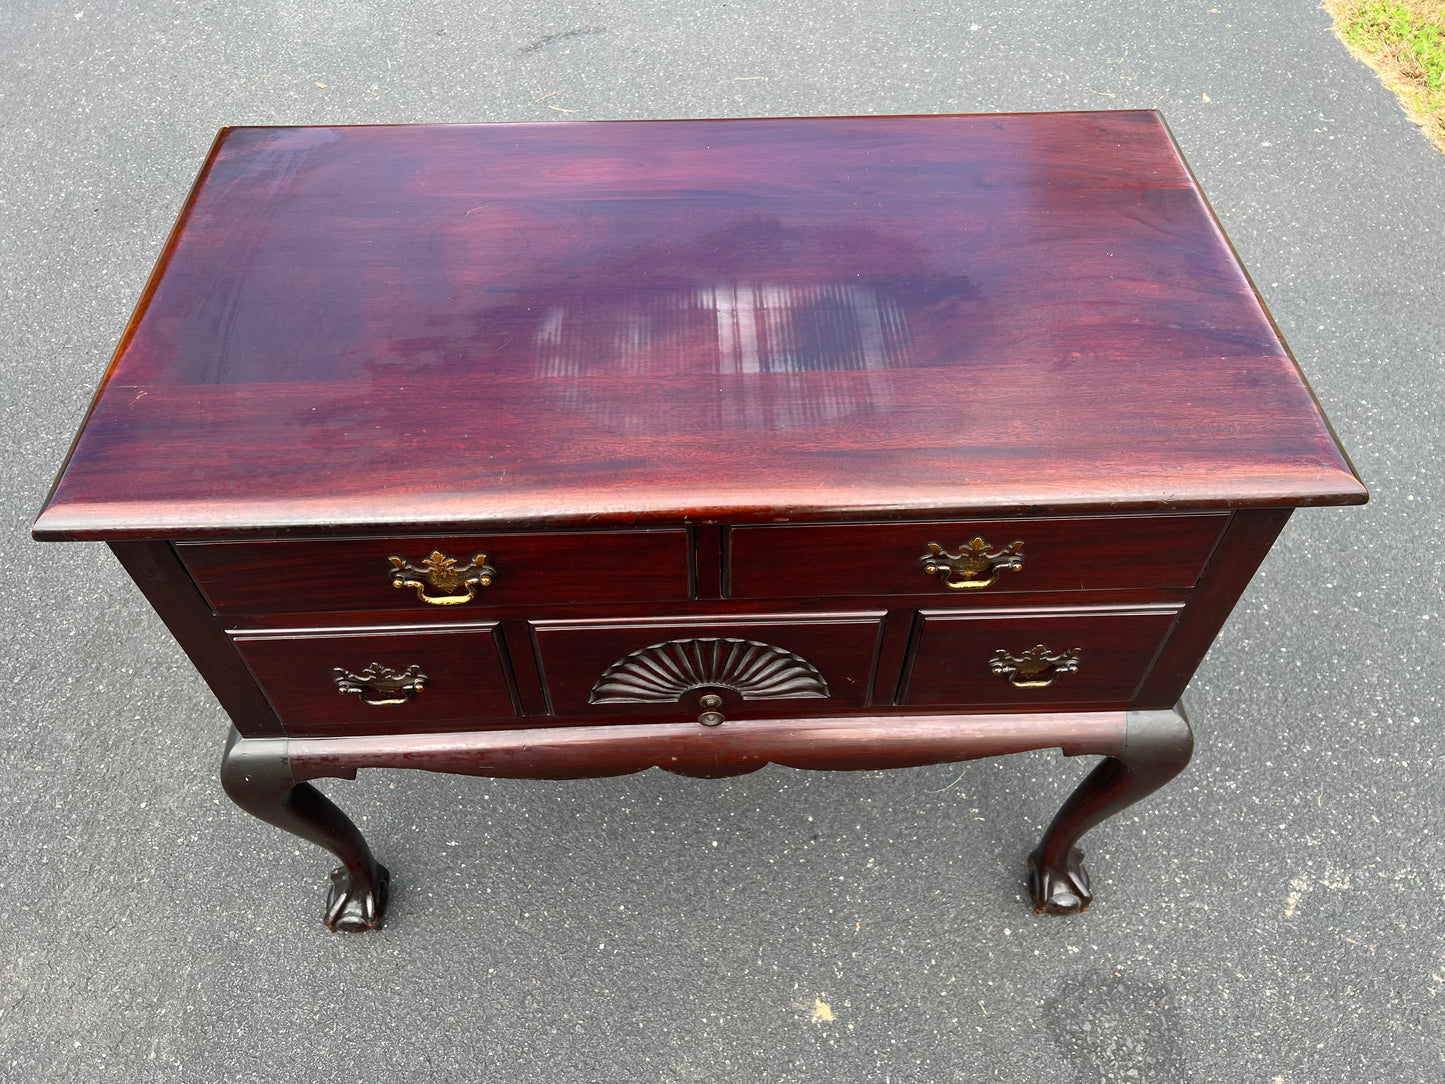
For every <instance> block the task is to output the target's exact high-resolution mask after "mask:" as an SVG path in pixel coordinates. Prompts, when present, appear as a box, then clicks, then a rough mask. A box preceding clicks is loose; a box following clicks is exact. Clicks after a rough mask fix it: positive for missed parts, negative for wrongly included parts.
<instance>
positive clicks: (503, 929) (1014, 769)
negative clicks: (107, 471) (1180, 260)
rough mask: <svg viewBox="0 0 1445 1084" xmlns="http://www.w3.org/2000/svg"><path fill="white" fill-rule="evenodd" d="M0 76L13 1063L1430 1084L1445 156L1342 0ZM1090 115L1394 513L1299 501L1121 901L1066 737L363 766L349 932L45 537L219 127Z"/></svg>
mask: <svg viewBox="0 0 1445 1084" xmlns="http://www.w3.org/2000/svg"><path fill="white" fill-rule="evenodd" d="M1211 2H1212V6H1211ZM0 58H3V64H0V163H3V176H0V299H3V308H0V311H3V316H0V374H3V379H4V381H5V388H6V394H5V395H4V396H3V402H0V409H3V412H4V415H3V425H4V433H5V436H6V438H7V439H6V440H5V441H4V442H3V444H0V463H3V473H0V478H3V479H4V485H3V490H0V497H3V504H0V512H3V515H4V526H5V530H4V532H3V534H0V560H3V567H4V569H5V574H4V575H3V576H0V607H3V609H0V642H3V644H4V645H5V656H4V657H5V660H6V664H7V665H6V668H5V669H6V672H7V675H8V676H7V678H6V679H5V680H4V682H3V684H4V686H5V687H6V689H7V692H6V695H5V698H4V700H3V719H0V824H3V825H4V826H5V830H4V832H3V835H0V1080H4V1081H7V1082H8V1081H17V1082H18V1081H86V1082H88V1084H91V1082H102V1081H134V1080H157V1081H171V1080H174V1081H222V1080H224V1081H228V1082H232V1084H244V1082H251V1081H256V1082H262V1081H264V1082H267V1084H273V1082H276V1081H290V1080H298V1081H300V1080H306V1081H330V1080H338V1081H339V1080H345V1081H347V1082H348V1084H363V1082H369V1081H382V1080H387V1081H394V1080H401V1081H411V1080H418V1081H425V1080H447V1081H453V1080H485V1081H493V1080H495V1081H506V1082H508V1084H525V1082H532V1081H538V1082H541V1081H546V1082H554V1081H555V1082H566V1084H578V1082H604V1081H605V1082H612V1081H619V1082H622V1081H625V1082H629V1084H631V1082H637V1081H654V1080H655V1081H665V1082H674V1081H678V1082H680V1081H727V1082H729V1084H745V1082H753V1081H759V1082H762V1081H769V1082H802V1081H829V1082H838V1081H845V1082H852V1081H867V1082H874V1081H877V1082H885V1081H889V1082H941V1081H980V1080H999V1081H1012V1082H1020V1084H1028V1082H1034V1081H1050V1082H1060V1084H1064V1082H1090V1084H1091V1082H1094V1081H1109V1082H1115V1081H1131V1082H1132V1081H1168V1082H1171V1084H1180V1082H1194V1084H1204V1082H1213V1081H1218V1082H1228V1084H1239V1082H1242V1081H1259V1082H1262V1084H1314V1082H1335V1081H1349V1082H1351V1084H1369V1082H1375V1081H1379V1082H1391V1084H1398V1082H1421V1084H1426V1082H1428V1084H1438V1082H1439V1081H1440V1080H1441V1079H1442V1078H1445V1040H1442V1038H1441V1036H1442V1034H1445V892H1442V873H1441V871H1442V870H1445V799H1442V780H1445V775H1442V771H1441V769H1442V758H1441V754H1440V745H1441V740H1440V739H1441V730H1442V723H1445V711H1442V701H1445V650H1442V637H1445V618H1442V606H1441V571H1442V562H1445V558H1442V554H1445V522H1442V521H1445V514H1442V508H1445V503H1442V502H1445V482H1442V459H1445V456H1442V452H1445V447H1442V443H1445V442H1442V437H1441V424H1442V412H1445V394H1442V392H1445V377H1442V366H1441V362H1442V355H1445V156H1442V155H1440V154H1439V153H1438V152H1436V151H1434V150H1433V149H1432V148H1431V147H1430V146H1429V144H1428V143H1427V142H1426V140H1425V138H1424V137H1423V136H1422V135H1421V134H1420V133H1419V131H1418V130H1417V129H1416V128H1415V127H1414V126H1413V125H1411V124H1410V123H1409V121H1408V120H1407V119H1406V118H1405V117H1404V115H1403V114H1402V113H1401V112H1400V110H1399V109H1398V107H1397V106H1396V104H1395V102H1394V100H1393V98H1392V97H1391V96H1390V95H1389V94H1388V93H1387V92H1386V91H1385V90H1384V89H1383V88H1382V87H1381V86H1380V85H1379V84H1378V83H1377V81H1376V79H1375V77H1374V75H1373V74H1372V73H1371V72H1369V71H1368V70H1367V69H1366V68H1364V67H1363V66H1361V65H1360V64H1359V63H1357V62H1356V61H1355V60H1353V59H1352V58H1351V57H1350V56H1349V55H1348V54H1347V53H1346V52H1345V50H1344V49H1343V47H1341V46H1340V45H1339V44H1338V42H1337V41H1336V40H1335V39H1334V37H1333V36H1332V34H1331V32H1330V26H1329V20H1328V18H1327V16H1326V15H1325V14H1324V13H1323V12H1322V11H1320V10H1318V9H1317V8H1316V7H1315V5H1314V3H1313V2H1312V0H1293V2H1291V3H1274V4H1252V5H1238V4H1235V3H1231V2H1230V0H1201V2H1198V3H1171V2H1163V3H1159V2H1153V0H1149V2H1145V0H1120V2H1117V3H1112V4H1108V5H1102V4H1099V5H1086V4H1079V3H1068V2H1064V0H1037V2H1035V3H1032V4H1028V5H994V4H971V3H945V2H943V0H936V2H915V0H908V2H903V0H872V2H868V3H862V2H855V0H830V2H829V3H827V4H808V3H803V4H777V3H763V2H759V0H730V2H728V3H719V4H698V3H679V2H676V0H627V2H623V0H613V2H585V0H573V2H565V3H564V2H552V3H531V4H528V3H509V2H492V3H464V2H460V0H458V2H455V3H441V2H430V0H414V2H412V3H407V4H397V3H382V2H374V3H364V2H360V0H333V2H326V3H319V2H316V0H299V2H291V0H287V2H280V0H275V2H265V3H259V2H258V3H246V2H239V0H238V2H234V3H221V2H214V3H202V2H186V0H154V2H141V0H104V2H98V0H72V2H71V3H67V4H64V5H61V4H57V3H50V2H34V0H7V2H6V3H5V4H4V5H3V6H0ZM1101 108H1108V109H1113V108H1118V109H1136V108H1158V109H1160V110H1162V111H1163V113H1164V115H1165V117H1166V119H1167V120H1168V122H1169V124H1170V125H1171V127H1172V128H1173V130H1174V132H1175V134H1176V136H1177V138H1178V140H1179V142H1180V144H1181V145H1182V147H1183V149H1184V151H1185V153H1186V155H1187V156H1188V158H1189V160H1190V163H1191V165H1192V166H1193V168H1194V170H1195V172H1196V173H1197V175H1198V176H1199V179H1200V181H1201V183H1202V185H1203V187H1204V189H1205V191H1206V192H1207V193H1208V195H1209V197H1210V199H1211V200H1212V202H1213V204H1214V207H1215V209H1216V211H1217V213H1218V214H1219V217H1220V218H1221V220H1222V221H1223V223H1224V225H1225V228H1226V230H1227V231H1228V232H1229V234H1230V236H1231V238H1232V239H1233V241H1234V243H1235V245H1236V247H1237V248H1238V250H1239V253H1240V255H1241V257H1242V259H1243V260H1244V262H1245V264H1246V266H1247V267H1248V268H1249V269H1250V271H1251V272H1252V274H1253V276H1254V278H1255V280H1256V282H1257V283H1258V285H1259V287H1260V290H1261V292H1262V293H1263V295H1264V297H1265V299H1266V300H1267V302H1268V303H1269V305H1270V307H1271V309H1272V312H1273V314H1274V316H1275V319H1276V320H1277V322H1278V324H1279V326H1280V328H1281V330H1282V331H1283V333H1284V335H1285V338H1286V339H1287V340H1288V341H1289V342H1290V344H1291V345H1292V347H1293V349H1294V351H1295V353H1296V355H1297V356H1298V358H1299V359H1300V361H1301V364H1302V365H1303V367H1304V369H1305V371H1306V373H1307V374H1308V376H1309V377H1310V379H1311V382H1312V384H1313V386H1314V388H1315V391H1316V393H1317V395H1318V396H1319V399H1320V400H1321V402H1322V403H1323V405H1324V407H1325V410H1326V412H1327V413H1328V414H1329V416H1330V418H1331V420H1332V422H1333V424H1334V426H1335V428H1336V430H1337V431H1338V433H1339V436H1340V438H1341V441H1342V442H1343V444H1344V445H1345V447H1346V448H1347V449H1348V450H1349V452H1350V453H1351V455H1352V457H1353V459H1354V462H1355V464H1356V466H1357V467H1358V469H1359V471H1360V473H1361V475H1362V476H1363V478H1364V479H1365V481H1366V483H1367V484H1368V485H1369V486H1370V487H1371V489H1372V491H1373V494H1374V496H1373V500H1372V502H1371V503H1370V504H1369V505H1367V506H1365V507H1363V508H1337V509H1317V510H1304V511H1301V512H1299V513H1297V514H1296V515H1295V517H1294V519H1293V520H1292V521H1291V524H1290V526H1289V527H1288V528H1287V530H1286V533H1285V534H1284V536H1283V537H1282V539H1281V540H1280V542H1279V543H1278V545H1277V546H1276V547H1275V550H1274V552H1273V553H1272V555H1271V556H1270V558H1269V559H1268V561H1267V562H1266V565H1265V567H1264V569H1263V571H1262V574H1261V575H1260V577H1259V578H1258V579H1257V580H1256V582H1255V583H1254V585H1253V586H1252V587H1251V588H1250V590H1249V592H1248V594H1247V595H1246V597H1245V599H1244V600H1243V601H1242V602H1241V604H1240V606H1239V608H1238V609H1237V610H1236V612H1235V614H1234V615H1233V617H1232V618H1231V620H1230V622H1229V624H1228V626H1227V627H1226V629H1225V631H1224V633H1223V635H1222V636H1221V638H1220V640H1219V642H1218V643H1217V644H1216V646H1215V648H1214V650H1213V651H1212V652H1211V654H1210V656H1209V658H1208V659H1207V660H1206V662H1205V664H1204V666H1203V667H1202V669H1201V670H1200V672H1199V674H1198V676H1197V677H1196V679H1195V681H1194V683H1193V685H1192V687H1191V691H1190V694H1189V697H1188V699H1187V701H1186V703H1187V704H1188V706H1189V707H1190V709H1191V712H1192V716H1193V721H1194V723H1195V729H1196V733H1197V735H1198V738H1199V747H1198V751H1197V753H1196V756H1195V760H1194V763H1193V764H1192V765H1191V767H1190V768H1189V770H1188V771H1187V773H1186V774H1185V775H1184V776H1183V777H1181V778H1180V779H1179V780H1177V781H1176V782H1175V783H1173V784H1172V785H1170V786H1169V787H1167V788H1166V789H1165V790H1164V791H1162V792H1160V794H1158V795H1156V796H1155V797H1154V798H1153V799H1151V800H1149V801H1148V802H1147V803H1145V804H1143V805H1141V806H1139V807H1137V808H1136V809H1134V810H1131V811H1129V812H1128V813H1127V814H1125V815H1123V816H1121V817H1119V818H1117V819H1116V820H1115V821H1111V822H1109V823H1107V824H1105V825H1104V826H1102V827H1101V828H1099V829H1097V830H1096V831H1095V832H1094V833H1092V834H1091V835H1090V836H1089V837H1087V838H1086V840H1085V845H1086V848H1087V850H1088V852H1089V859H1090V868H1091V871H1092V873H1093V875H1094V877H1095V879H1096V883H1097V885H1098V889H1099V892H1098V902H1097V903H1096V905H1095V906H1094V908H1093V909H1092V910H1091V911H1090V912H1089V913H1088V914H1087V915H1084V916H1080V917H1076V918H1070V919H1046V918H1037V917H1035V916H1034V915H1033V914H1032V912H1031V910H1030V908H1029V907H1028V906H1027V904H1026V902H1025V897H1024V892H1025V886H1024V883H1023V876H1022V859H1023V855H1024V854H1026V853H1027V851H1028V850H1029V848H1030V847H1031V846H1032V844H1033V841H1034V839H1035V838H1036V836H1037V834H1038V832H1039V831H1040V830H1041V829H1042V827H1043V825H1044V823H1045V822H1046V821H1047V819H1048V818H1049V817H1050V816H1051V815H1052V811H1053V810H1054V808H1056V807H1057V805H1058V803H1059V801H1061V800H1062V797H1063V795H1064V794H1065V793H1067V791H1068V790H1069V789H1070V788H1071V787H1072V785H1073V784H1074V782H1075V781H1077V779H1078V778H1080V777H1081V775H1082V774H1083V772H1084V770H1085V768H1086V765H1085V764H1082V763H1079V762H1075V761H1071V760H1067V759H1065V758H1063V757H1061V756H1059V755H1058V754H1057V753H1056V752H1049V753H1039V754H1031V755H1028V756H1022V757H1011V758H1002V759H999V760H993V761H981V762H975V763H972V764H966V765H957V766H947V765H945V766H938V767H932V768H924V769H917V770H910V771H897V772H887V773H878V772H868V773H838V774H832V773H810V772H797V771H791V770H788V769H783V768H777V767H771V768H768V769H765V770H764V771H761V772H759V773H757V774H755V775H750V776H744V777H740V778H736V779H731V780H724V781H698V780H692V779H683V778H677V777H674V776H671V775H667V774H664V773H661V772H656V771H653V772H647V773H643V774H640V775H637V776H632V777H625V778H621V779H605V780H596V781H586V782H580V783H547V782H523V781H502V780H483V779H475V780H471V779H467V780H458V779H455V778H448V777H441V776H431V775H427V774H423V773H408V772H390V773H388V772H369V773H368V772H363V773H362V774H361V777H360V778H359V779H358V781H356V782H354V783H347V782H335V783H329V784H327V789H329V791H330V792H331V793H333V794H335V795H337V796H338V800H340V801H341V802H342V803H343V804H344V805H345V807H346V808H347V809H348V810H349V811H350V812H351V813H352V814H353V815H354V816H355V817H356V818H357V820H358V822H359V823H360V824H361V826H362V827H363V829H364V830H365V831H366V832H367V834H368V836H369V837H370V838H371V840H372V842H373V844H374V846H375V847H376V848H377V850H378V852H379V853H380V854H381V855H382V857H383V860H385V861H386V862H388V864H389V865H390V866H391V868H392V872H393V875H394V878H395V884H396V893H395V897H394V899H393V902H392V905H391V911H390V917H389V922H388V925H387V927H386V929H385V930H384V931H383V932H382V933H380V934H378V935H366V936H332V935H329V934H326V933H325V932H324V931H323V930H322V928H321V926H320V924H319V920H318V919H319V911H320V907H321V902H322V892H323V888H322V885H323V881H324V877H325V873H326V871H327V870H328V869H329V868H330V862H329V859H328V857H327V856H325V855H323V853H322V852H320V851H319V850H316V849H315V848H312V847H310V846H309V845H306V844H302V843H300V842H298V841H295V840H294V839H292V838H291V837H289V836H285V835H283V834H282V833H280V832H278V831H277V830H275V829H273V828H270V827H268V826H266V825H263V824H261V823H260V822H259V821H256V820H254V819H252V818H250V817H249V816H248V815H246V814H244V813H242V812H241V811H240V810H238V809H236V808H234V807H233V806H231V805H230V804H229V802H228V801H227V799H226V798H225V796H224V795H223V794H222V792H221V789H220V786H219V783H218V782H217V777H216V767H217V763H218V759H219V756H220V751H221V747H222V742H223V739H224V735H225V731H226V725H227V724H226V720H225V718H224V717H223V715H222V713H221V711H220V709H219V708H218V707H217V705H216V703H215V701H214V700H213V699H212V697H211V695H210V693H209V692H208V690H207V689H206V688H205V686H204V685H203V683H202V682H201V680H200V679H199V677H197V675H196V674H195V672H194V671H193V670H192V668H191V667H190V665H189V663H188V662H187V661H186V660H185V658H184V657H183V656H182V654H181V652H180V650H179V649H178V648H177V647H176V645H175V643H174V642H173V640H172V639H171V638H170V636H169V634H168V633H167V632H166V631H165V630H164V628H162V626H161V625H160V623H159V621H158V620H157V619H156V618H155V617H154V616H152V614H151V612H150V610H149V608H148V607H147V605H146V604H145V602H144V600H143V599H142V598H141V597H140V595H139V594H138V592H137V591H136V590H135V589H134V588H133V587H132V586H131V585H130V583H129V581H128V580H127V579H126V578H125V576H124V574H123V573H122V572H121V570H120V569H119V567H118V566H117V565H116V563H115V562H114V561H113V560H112V558H111V557H110V555H109V554H108V553H107V552H106V551H105V549H104V548H103V547H101V546H98V545H65V546H62V545H53V544H49V545H41V544H38V543H35V542H32V541H30V540H29V537H28V533H27V532H28V528H29V524H30V521H31V519H32V518H33V516H34V514H35V513H36V511H37V510H38V509H39V507H40V505H41V503H42V501H43V499H44V496H45V493H46V491H47V488H48V486H49V485H50V482H51V480H52V478H53V476H54V472H55V470H56V468H57V467H58V466H59V464H60V462H61V460H62V459H63V457H64V455H65V452H66V449H67V447H68V445H69V442H70V440H71V437H72V435H73V433H74V431H75V429H76V427H77V426H78V425H79V423H80V421H81V419H82V417H83V415H84V412H85V409H86V407H87V404H88V403H89V400H90V397H91V395H92V393H93V392H94V389H95V386H96V383H97V381H98V380H99V378H100V376H101V374H102V372H103V371H104V369H105V366H106V363H107V360H108V357H109V354H110V352H111V350H112V349H113V347H114V345H115V342H116V340H117V338H118V337H119V335H120V333H121V331H122V330H123V328H124V327H125V323H126V320H127V318H128V316H129V313H130V310H131V308H132V306H133V305H134V303H135V301H136V299H137V297H138V296H139V294H140V291H141V289H142V286H143V284H144V281H145V279H146V276H147V275H148V273H149V271H150V268H151V265H152V263H153V261H154V260H155V258H156V256H157V254H158V252H159V249H160V246H161V244H162V242H163V241H164V239H165V236H166V234H167V231H168V230H169V227H170V224H171V222H172V220H173V219H174V216H175V214H176V212H177V210H178V209H179V207H180V204H181V201H182V200H183V198H184V196H185V194H186V191H187V188H188V187H189V185H190V182H191V180H192V178H193V176H194V173H195V170H196V168H197V166H198V165H199V163H200V161H201V159H202V157H203V156H204V154H205V152H206V149H207V147H208V146H209V144H210V142H211V140H212V138H213V137H214V135H215V132H216V129H217V128H219V127H220V126H222V125H227V124H343V123H374V122H423V121H522V120H526V121H554V120H582V119H592V118H652V117H721V116H750V115H751V116H772V115H822V114H833V115H837V114H873V113H877V114H886V113H943V112H984V111H1020V110H1053V109H1101Z"/></svg>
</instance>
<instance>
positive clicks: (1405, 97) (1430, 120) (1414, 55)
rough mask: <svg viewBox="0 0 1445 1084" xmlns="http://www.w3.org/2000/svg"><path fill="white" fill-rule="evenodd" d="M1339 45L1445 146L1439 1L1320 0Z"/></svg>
mask: <svg viewBox="0 0 1445 1084" xmlns="http://www.w3.org/2000/svg"><path fill="white" fill-rule="evenodd" d="M1324 6H1325V10H1326V11H1328V12H1329V13H1330V17H1331V18H1333V19H1334V22H1335V33H1336V34H1337V35H1339V38H1340V40H1341V41H1342V42H1344V43H1345V47H1346V48H1347V49H1349V51H1350V52H1352V53H1354V54H1355V56H1357V57H1359V58H1360V59H1361V60H1363V61H1364V62H1365V63H1366V64H1368V65H1369V66H1370V67H1372V68H1374V69H1375V71H1376V72H1378V73H1379V76H1380V79H1381V80H1382V81H1383V82H1384V84H1385V85H1386V86H1387V87H1389V88H1390V89H1391V90H1393V91H1394V92H1395V96H1396V97H1398V98H1399V99H1400V104H1401V105H1402V106H1404V108H1405V112H1406V113H1408V114H1409V115H1410V119H1411V120H1413V121H1414V122H1415V123H1416V124H1418V125H1419V126H1420V127H1421V128H1423V129H1424V130H1425V134H1426V135H1427V136H1429V137H1430V141H1431V142H1432V143H1434V144H1435V146H1436V147H1438V148H1439V149H1440V150H1442V151H1445V2H1441V0H1324Z"/></svg>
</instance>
